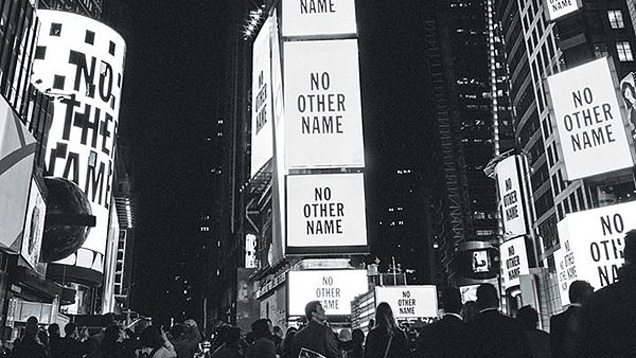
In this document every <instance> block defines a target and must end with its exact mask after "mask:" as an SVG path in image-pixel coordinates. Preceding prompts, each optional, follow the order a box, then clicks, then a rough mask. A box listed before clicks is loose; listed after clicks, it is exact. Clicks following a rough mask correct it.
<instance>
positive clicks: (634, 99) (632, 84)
mask: <svg viewBox="0 0 636 358" xmlns="http://www.w3.org/2000/svg"><path fill="white" fill-rule="evenodd" d="M635 77H636V73H634V72H630V73H628V74H627V75H626V76H625V77H623V79H622V80H621V83H620V88H621V95H622V97H623V105H625V108H626V109H627V113H628V115H627V116H628V117H629V122H628V125H629V133H631V135H632V139H634V138H636V79H635Z"/></svg>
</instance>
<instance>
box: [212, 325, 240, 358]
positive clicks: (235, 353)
mask: <svg viewBox="0 0 636 358" xmlns="http://www.w3.org/2000/svg"><path fill="white" fill-rule="evenodd" d="M240 341H241V329H240V328H238V327H229V328H228V329H227V331H226V332H225V335H224V337H223V343H222V344H221V346H220V347H219V348H217V350H216V351H214V353H212V356H211V357H210V358H243V355H244V352H243V347H241V344H240Z"/></svg>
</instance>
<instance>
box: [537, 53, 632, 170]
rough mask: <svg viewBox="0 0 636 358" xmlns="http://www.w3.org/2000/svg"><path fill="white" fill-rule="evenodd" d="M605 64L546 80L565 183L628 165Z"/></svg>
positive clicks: (606, 61)
mask: <svg viewBox="0 0 636 358" xmlns="http://www.w3.org/2000/svg"><path fill="white" fill-rule="evenodd" d="M609 61H610V59H609V58H607V57H606V58H601V59H598V60H595V61H592V62H589V63H587V64H585V65H582V66H579V67H576V68H573V69H571V70H568V71H565V72H561V73H559V74H556V75H553V76H550V77H548V80H547V81H548V85H549V87H550V97H551V98H552V106H553V110H554V116H553V118H554V121H555V122H556V125H557V131H558V133H559V139H560V142H561V149H562V151H563V157H564V158H563V159H564V161H565V169H566V172H567V179H568V180H574V179H581V178H585V177H590V176H593V175H598V174H603V173H607V172H611V171H615V170H619V169H624V168H630V167H632V166H633V165H634V160H633V158H632V153H631V149H630V146H629V143H628V140H627V134H626V128H625V123H624V121H623V114H622V112H621V108H620V106H619V104H618V94H617V84H616V83H615V81H614V78H615V73H613V72H612V71H611V70H610V63H609Z"/></svg>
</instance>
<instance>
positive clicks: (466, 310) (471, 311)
mask: <svg viewBox="0 0 636 358" xmlns="http://www.w3.org/2000/svg"><path fill="white" fill-rule="evenodd" d="M478 314H479V310H478V309H477V302H475V301H466V302H465V303H464V306H463V307H462V312H461V315H462V319H463V320H464V322H472V321H474V320H475V318H477V315H478Z"/></svg>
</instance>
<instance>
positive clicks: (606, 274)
mask: <svg viewBox="0 0 636 358" xmlns="http://www.w3.org/2000/svg"><path fill="white" fill-rule="evenodd" d="M635 212H636V202H634V201H632V202H628V203H623V204H616V205H611V206H605V207H602V208H598V209H592V210H586V211H580V212H578V213H573V214H567V215H566V216H565V219H563V220H561V221H560V222H559V223H558V224H557V228H558V231H559V240H560V242H561V250H564V251H561V252H559V253H558V254H557V255H555V263H556V265H557V272H558V275H559V285H560V286H563V287H560V288H561V301H562V302H568V301H567V289H568V286H569V284H570V283H571V282H572V281H574V280H585V281H588V282H589V283H590V284H592V286H594V288H595V289H597V290H598V289H599V288H602V287H605V286H607V285H609V284H612V283H614V282H616V280H617V277H618V269H619V267H621V266H622V265H623V262H624V259H623V245H624V242H623V238H624V236H625V234H626V233H627V232H628V231H630V230H632V229H636V215H634V213H635Z"/></svg>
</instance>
